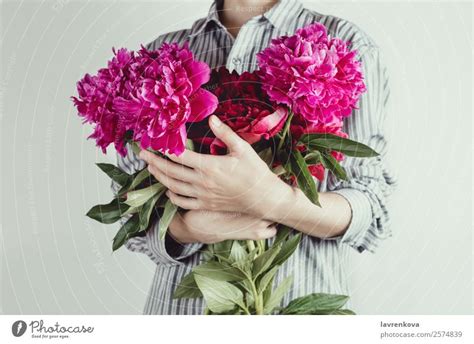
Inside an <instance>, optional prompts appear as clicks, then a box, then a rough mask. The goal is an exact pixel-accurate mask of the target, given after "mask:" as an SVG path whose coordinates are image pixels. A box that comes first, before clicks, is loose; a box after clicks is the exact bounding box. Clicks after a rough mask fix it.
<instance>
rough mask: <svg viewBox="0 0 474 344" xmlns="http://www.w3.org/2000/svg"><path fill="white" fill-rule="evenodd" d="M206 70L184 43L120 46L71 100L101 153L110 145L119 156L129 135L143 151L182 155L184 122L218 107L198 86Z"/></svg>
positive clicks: (211, 95) (184, 138)
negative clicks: (91, 128) (134, 48)
mask: <svg viewBox="0 0 474 344" xmlns="http://www.w3.org/2000/svg"><path fill="white" fill-rule="evenodd" d="M209 74H210V70H209V67H208V66H207V65H206V64H205V63H203V62H199V61H196V60H194V57H193V54H192V52H191V51H190V50H189V48H188V47H187V46H186V45H185V46H183V47H179V46H178V45H177V44H167V43H165V44H163V45H162V46H161V47H160V49H158V50H154V51H151V50H147V49H146V48H144V47H142V48H141V49H140V50H139V51H138V52H137V53H134V52H129V51H127V50H126V49H119V50H118V51H117V52H116V51H114V57H113V58H112V60H110V61H109V62H108V68H104V69H101V70H99V72H98V74H97V75H96V76H90V75H86V76H85V77H84V78H83V79H82V80H81V81H79V82H78V85H77V89H78V93H79V97H78V98H76V97H73V101H74V104H75V105H76V107H77V109H78V112H79V115H80V116H82V117H84V119H85V122H88V123H91V124H94V133H93V134H92V135H91V138H95V139H96V141H97V145H98V146H100V147H101V148H102V150H103V151H105V149H106V147H107V146H108V145H109V144H110V143H114V144H115V147H116V149H117V151H118V152H119V153H120V154H122V155H124V154H125V153H126V149H125V146H124V144H125V142H126V140H125V138H126V136H127V135H129V136H131V137H132V139H133V140H135V141H137V142H140V145H141V147H142V148H144V149H146V148H149V147H151V148H153V149H154V150H158V151H161V152H163V153H165V152H170V153H174V154H181V153H182V152H183V151H184V148H185V143H186V123H188V122H196V121H201V120H202V119H204V118H206V117H207V116H209V115H210V114H211V113H212V112H213V111H214V110H215V108H216V106H217V98H216V97H215V96H214V95H213V94H212V93H210V92H208V91H206V90H204V89H202V88H201V86H202V85H203V84H204V83H206V82H207V81H208V80H209Z"/></svg>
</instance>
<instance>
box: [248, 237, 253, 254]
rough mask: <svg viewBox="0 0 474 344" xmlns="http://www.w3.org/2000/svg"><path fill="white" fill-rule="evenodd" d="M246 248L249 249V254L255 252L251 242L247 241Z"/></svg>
mask: <svg viewBox="0 0 474 344" xmlns="http://www.w3.org/2000/svg"><path fill="white" fill-rule="evenodd" d="M247 248H248V249H249V253H250V252H252V251H253V250H255V243H254V242H253V240H247Z"/></svg>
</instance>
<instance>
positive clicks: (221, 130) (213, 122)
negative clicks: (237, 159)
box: [209, 115, 245, 152]
mask: <svg viewBox="0 0 474 344" xmlns="http://www.w3.org/2000/svg"><path fill="white" fill-rule="evenodd" d="M209 126H210V127H211V130H212V132H213V133H214V135H216V137H217V138H218V139H220V140H221V141H222V142H224V143H225V145H226V146H227V148H228V150H229V152H239V151H241V150H242V149H243V147H244V144H245V141H244V140H242V139H241V138H240V136H239V135H237V134H236V133H235V132H234V131H233V130H232V129H231V128H230V127H229V126H228V125H227V124H225V123H223V122H222V121H221V120H220V119H219V118H218V117H217V116H215V115H212V116H211V117H210V119H209Z"/></svg>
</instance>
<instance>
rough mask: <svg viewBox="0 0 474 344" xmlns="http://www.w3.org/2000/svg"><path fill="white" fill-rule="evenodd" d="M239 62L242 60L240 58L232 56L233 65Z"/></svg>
mask: <svg viewBox="0 0 474 344" xmlns="http://www.w3.org/2000/svg"><path fill="white" fill-rule="evenodd" d="M241 62H242V60H241V59H240V58H238V57H234V58H233V59H232V63H233V64H235V65H239V64H240V63H241Z"/></svg>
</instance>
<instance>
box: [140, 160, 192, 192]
mask: <svg viewBox="0 0 474 344" xmlns="http://www.w3.org/2000/svg"><path fill="white" fill-rule="evenodd" d="M148 171H150V173H151V174H153V175H154V176H155V178H156V179H157V180H158V181H159V182H160V183H161V184H163V185H164V186H166V187H167V188H168V189H169V190H171V191H173V192H174V193H177V194H180V195H183V196H187V197H194V196H195V195H196V191H195V190H194V187H193V186H192V185H191V184H189V183H185V182H182V181H180V180H177V179H174V178H171V177H169V176H168V175H166V174H165V173H163V172H161V171H160V170H159V169H158V168H156V167H155V166H154V165H148Z"/></svg>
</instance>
